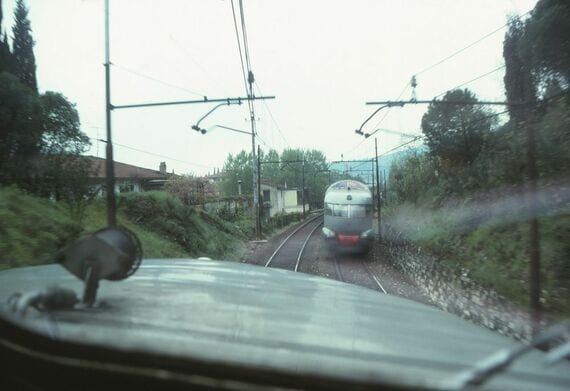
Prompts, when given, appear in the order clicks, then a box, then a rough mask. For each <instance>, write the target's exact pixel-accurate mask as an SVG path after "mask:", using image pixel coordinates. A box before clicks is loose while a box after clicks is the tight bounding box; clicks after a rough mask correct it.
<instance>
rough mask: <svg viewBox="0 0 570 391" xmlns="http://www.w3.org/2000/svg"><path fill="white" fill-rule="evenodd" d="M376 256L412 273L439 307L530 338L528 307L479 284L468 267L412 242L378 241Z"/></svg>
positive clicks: (479, 322) (517, 336) (488, 325)
mask: <svg viewBox="0 0 570 391" xmlns="http://www.w3.org/2000/svg"><path fill="white" fill-rule="evenodd" d="M374 257H375V259H379V260H382V261H383V262H387V263H388V264H390V265H392V266H393V267H394V268H396V269H397V270H399V271H401V272H402V273H405V274H406V275H408V276H409V277H410V278H411V279H412V280H413V281H414V282H415V283H416V284H417V286H418V287H419V288H420V289H422V290H423V292H424V293H425V294H426V295H427V296H429V297H430V298H431V300H432V301H433V302H434V304H435V305H436V306H438V307H439V308H441V309H443V310H445V311H447V312H450V313H453V314H456V315H459V316H461V317H462V318H464V319H468V320H470V321H472V322H474V323H476V324H478V325H481V326H484V327H487V328H489V329H491V330H495V331H497V332H499V333H501V334H503V335H507V336H510V337H513V338H516V339H519V340H524V341H528V340H529V338H530V336H531V332H532V327H531V322H530V315H529V313H528V311H525V310H524V309H521V308H519V307H517V306H515V305H513V304H511V303H508V302H507V300H506V299H505V298H504V297H502V296H501V295H499V294H498V293H497V292H495V291H493V290H491V289H487V288H484V287H482V286H480V285H478V284H477V283H476V282H474V281H473V280H472V279H471V278H470V277H469V274H468V272H467V271H466V270H462V271H457V272H456V271H452V270H450V269H449V268H446V267H444V266H442V265H441V264H440V263H438V262H436V260H435V258H434V257H433V256H432V255H431V254H429V253H427V252H425V251H422V249H421V248H417V247H413V246H410V245H409V244H405V245H403V244H394V243H386V244H383V245H379V244H377V245H376V246H375V248H374Z"/></svg>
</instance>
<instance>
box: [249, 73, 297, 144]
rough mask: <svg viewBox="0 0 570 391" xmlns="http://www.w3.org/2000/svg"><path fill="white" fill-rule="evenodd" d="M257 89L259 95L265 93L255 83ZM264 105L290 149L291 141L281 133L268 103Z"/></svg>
mask: <svg viewBox="0 0 570 391" xmlns="http://www.w3.org/2000/svg"><path fill="white" fill-rule="evenodd" d="M254 84H255V87H256V88H257V91H258V92H259V95H263V92H262V91H261V88H260V87H259V84H258V83H257V81H256V82H254ZM263 105H264V106H265V108H266V110H267V112H268V113H269V117H270V118H271V120H272V121H273V123H274V124H275V128H276V129H277V131H278V132H279V134H280V135H281V138H283V141H285V144H287V146H288V147H289V148H290V147H291V145H290V144H289V141H287V138H286V137H285V135H284V134H283V132H282V131H281V127H280V126H279V124H278V123H277V121H276V120H275V117H274V116H273V113H272V112H271V109H270V108H269V105H268V104H267V103H266V102H263Z"/></svg>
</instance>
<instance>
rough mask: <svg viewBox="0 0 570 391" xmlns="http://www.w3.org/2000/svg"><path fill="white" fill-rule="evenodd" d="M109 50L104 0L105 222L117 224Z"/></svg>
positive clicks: (107, 4)
mask: <svg viewBox="0 0 570 391" xmlns="http://www.w3.org/2000/svg"><path fill="white" fill-rule="evenodd" d="M110 58H111V50H110V45H109V0H105V121H106V126H107V146H106V159H105V176H106V178H105V180H106V186H107V224H108V225H109V226H110V227H114V226H116V225H117V205H116V200H115V167H114V160H113V140H112V137H111V109H112V106H111V59H110Z"/></svg>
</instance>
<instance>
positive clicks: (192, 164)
mask: <svg viewBox="0 0 570 391" xmlns="http://www.w3.org/2000/svg"><path fill="white" fill-rule="evenodd" d="M89 139H90V140H93V141H97V142H100V143H104V144H106V143H107V141H106V140H103V139H99V138H95V137H89ZM113 145H117V146H119V147H121V148H125V149H129V150H131V151H135V152H140V153H144V154H147V155H151V156H156V157H159V158H162V159H169V160H172V161H175V162H178V163H183V164H187V165H189V166H196V167H202V168H212V166H206V165H204V164H199V163H192V162H188V161H185V160H180V159H176V158H174V157H172V156H167V155H161V154H158V153H154V152H150V151H145V150H144V149H139V148H134V147H131V146H128V145H124V144H119V143H116V142H113Z"/></svg>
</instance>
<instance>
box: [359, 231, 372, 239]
mask: <svg viewBox="0 0 570 391" xmlns="http://www.w3.org/2000/svg"><path fill="white" fill-rule="evenodd" d="M360 237H361V238H365V239H369V238H373V237H374V230H373V229H369V230H366V231H364V232H363V233H362V234H360Z"/></svg>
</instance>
